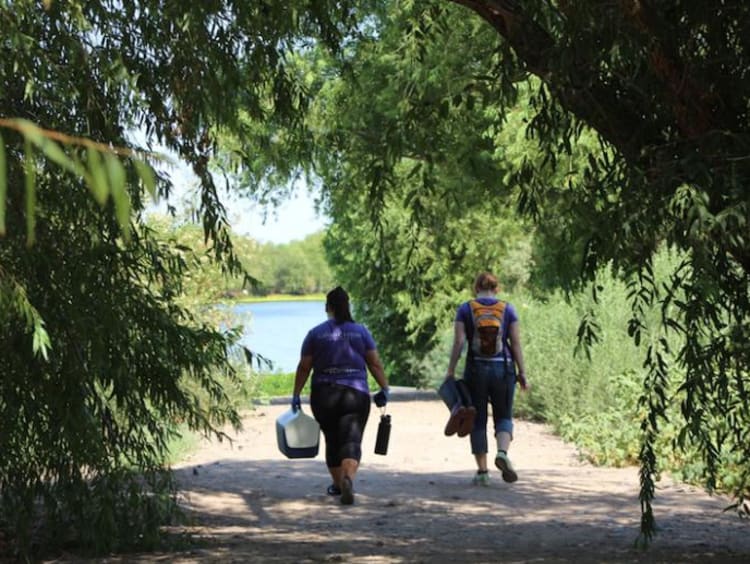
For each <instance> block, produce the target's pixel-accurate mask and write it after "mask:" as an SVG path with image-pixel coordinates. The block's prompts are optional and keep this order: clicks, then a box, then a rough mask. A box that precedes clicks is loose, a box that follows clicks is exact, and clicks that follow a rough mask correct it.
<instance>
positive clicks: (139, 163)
mask: <svg viewBox="0 0 750 564" xmlns="http://www.w3.org/2000/svg"><path fill="white" fill-rule="evenodd" d="M133 164H134V165H135V169H136V171H137V172H138V176H140V178H141V180H142V181H143V185H144V186H145V187H146V190H147V191H148V193H149V194H150V195H151V197H152V198H153V199H154V200H156V199H157V198H158V195H157V193H156V178H155V176H154V170H153V169H152V168H151V165H149V164H148V163H147V162H146V161H143V160H141V159H133Z"/></svg>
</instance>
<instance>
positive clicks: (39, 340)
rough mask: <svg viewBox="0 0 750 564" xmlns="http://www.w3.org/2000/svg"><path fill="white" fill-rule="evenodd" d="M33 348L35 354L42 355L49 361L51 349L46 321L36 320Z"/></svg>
mask: <svg viewBox="0 0 750 564" xmlns="http://www.w3.org/2000/svg"><path fill="white" fill-rule="evenodd" d="M31 347H32V350H33V351H34V354H41V355H42V357H43V358H44V360H49V356H48V351H49V349H50V348H51V344H50V340H49V333H47V330H46V329H45V328H44V321H42V320H41V319H39V318H37V319H35V320H34V336H33V338H32V345H31Z"/></svg>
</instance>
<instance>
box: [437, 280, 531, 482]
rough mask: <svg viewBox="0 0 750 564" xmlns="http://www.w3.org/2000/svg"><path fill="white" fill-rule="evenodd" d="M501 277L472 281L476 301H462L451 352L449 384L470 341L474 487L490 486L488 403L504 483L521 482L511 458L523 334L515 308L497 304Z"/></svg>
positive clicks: (467, 374)
mask: <svg viewBox="0 0 750 564" xmlns="http://www.w3.org/2000/svg"><path fill="white" fill-rule="evenodd" d="M497 291H498V283H497V278H496V277H495V276H494V275H493V274H491V273H489V272H483V273H481V274H480V275H479V276H477V278H476V280H475V282H474V292H475V295H476V298H475V299H473V300H470V301H468V302H464V303H463V304H461V305H460V306H459V308H458V311H457V312H456V319H455V323H454V339H453V348H452V349H451V356H450V360H449V361H448V372H447V374H446V379H449V378H455V377H456V376H455V371H456V365H457V364H458V359H459V357H460V356H461V351H462V349H463V346H464V343H466V342H468V347H467V349H468V350H467V353H466V367H465V369H464V380H465V381H466V383H467V385H468V387H469V390H470V391H471V401H472V403H473V405H474V407H475V408H476V418H475V420H474V428H473V429H472V431H471V452H472V453H473V454H474V457H475V458H476V462H477V474H476V476H474V483H475V484H477V485H482V486H488V485H489V474H488V469H487V450H488V445H487V419H488V410H487V404H488V403H491V404H492V419H493V423H494V427H495V440H496V441H497V455H496V456H495V466H496V467H497V468H498V470H500V472H501V474H502V477H503V480H505V481H506V482H515V481H516V480H517V479H518V475H517V474H516V471H515V469H514V468H513V465H512V464H511V462H510V458H508V449H509V448H510V443H511V441H512V440H513V395H514V392H515V387H516V382H518V383H519V385H520V386H521V388H522V389H523V390H526V389H527V388H528V384H527V381H526V375H525V368H524V360H523V351H522V349H521V332H520V329H519V324H518V316H517V315H516V310H515V308H514V307H513V305H512V304H510V303H507V302H502V301H500V300H498V299H497V297H496V294H497Z"/></svg>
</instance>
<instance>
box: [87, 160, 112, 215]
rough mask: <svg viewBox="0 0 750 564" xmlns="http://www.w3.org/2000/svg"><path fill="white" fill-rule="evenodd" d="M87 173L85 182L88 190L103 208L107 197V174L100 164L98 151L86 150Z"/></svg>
mask: <svg viewBox="0 0 750 564" xmlns="http://www.w3.org/2000/svg"><path fill="white" fill-rule="evenodd" d="M86 153H87V155H88V159H87V164H88V172H89V174H87V175H86V181H87V183H88V185H89V190H91V193H92V194H93V195H94V199H95V200H96V201H97V203H98V204H99V205H100V206H103V205H104V203H105V202H106V201H107V196H109V185H108V183H107V172H106V170H105V169H104V165H103V163H102V157H101V155H100V154H99V151H97V150H95V149H91V148H89V149H88V150H87V152H86Z"/></svg>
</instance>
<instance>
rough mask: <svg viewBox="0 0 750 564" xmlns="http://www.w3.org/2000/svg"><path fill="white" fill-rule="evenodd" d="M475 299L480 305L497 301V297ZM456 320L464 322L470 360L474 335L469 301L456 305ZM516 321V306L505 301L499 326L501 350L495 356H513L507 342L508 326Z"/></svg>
mask: <svg viewBox="0 0 750 564" xmlns="http://www.w3.org/2000/svg"><path fill="white" fill-rule="evenodd" d="M476 299H477V301H478V302H479V303H480V304H482V305H493V304H496V303H497V302H499V301H500V300H498V299H497V298H476ZM456 321H461V322H463V324H464V327H465V328H466V340H467V342H468V343H469V353H468V355H469V356H468V359H469V360H471V359H472V358H473V357H474V353H473V352H472V350H471V340H472V338H473V337H474V320H473V319H472V316H471V306H470V305H469V302H464V303H462V304H461V305H460V306H458V310H456ZM516 321H518V315H517V314H516V308H514V307H513V304H510V303H507V302H506V303H505V311H504V313H503V323H502V325H501V327H500V330H501V331H502V332H503V333H502V334H503V350H502V352H500V353H498V354H497V355H495V358H497V359H500V358H503V357H504V358H506V359H508V360H511V359H512V358H513V357H512V355H511V352H510V344H509V340H508V339H509V335H510V333H509V330H508V329H509V327H510V324H511V323H514V322H516Z"/></svg>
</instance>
